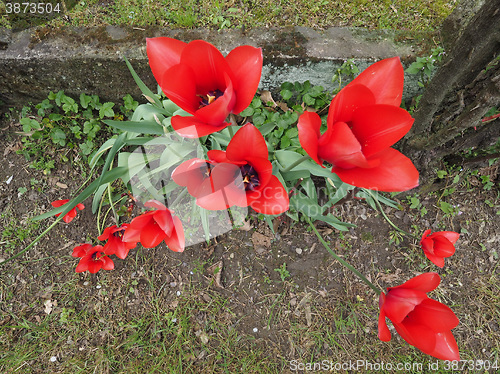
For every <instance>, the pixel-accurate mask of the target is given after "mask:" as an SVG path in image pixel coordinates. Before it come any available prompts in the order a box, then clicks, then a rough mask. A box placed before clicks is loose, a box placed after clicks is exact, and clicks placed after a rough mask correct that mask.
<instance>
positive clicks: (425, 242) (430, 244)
mask: <svg viewBox="0 0 500 374" xmlns="http://www.w3.org/2000/svg"><path fill="white" fill-rule="evenodd" d="M420 245H421V246H422V249H423V250H424V252H427V253H430V254H434V240H432V239H430V238H425V239H422V240H421V241H420Z"/></svg>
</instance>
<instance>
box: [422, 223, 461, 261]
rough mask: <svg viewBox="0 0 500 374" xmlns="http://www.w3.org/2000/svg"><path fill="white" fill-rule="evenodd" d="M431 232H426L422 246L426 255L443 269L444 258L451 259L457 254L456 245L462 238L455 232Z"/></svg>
mask: <svg viewBox="0 0 500 374" xmlns="http://www.w3.org/2000/svg"><path fill="white" fill-rule="evenodd" d="M429 234H431V230H426V231H425V232H424V234H423V235H422V239H421V240H420V245H421V246H422V249H423V250H424V253H425V255H426V256H427V258H428V259H429V260H431V262H432V263H434V264H435V265H437V266H439V267H440V268H442V267H443V266H444V258H445V257H450V256H451V255H453V254H454V253H455V245H454V244H455V243H456V242H457V240H458V237H459V236H460V234H459V233H457V232H453V231H438V232H435V233H434V234H431V235H429Z"/></svg>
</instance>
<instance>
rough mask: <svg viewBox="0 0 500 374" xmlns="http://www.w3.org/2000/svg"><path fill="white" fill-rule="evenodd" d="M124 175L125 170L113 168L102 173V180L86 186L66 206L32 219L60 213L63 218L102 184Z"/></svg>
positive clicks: (36, 219)
mask: <svg viewBox="0 0 500 374" xmlns="http://www.w3.org/2000/svg"><path fill="white" fill-rule="evenodd" d="M125 173H126V170H125V168H113V170H109V171H108V172H106V173H103V175H102V178H101V179H100V181H99V180H95V181H93V182H92V183H91V184H89V185H88V187H87V188H85V189H84V190H83V191H82V192H81V193H80V194H79V195H78V196H77V197H75V198H74V199H72V200H70V201H69V202H68V203H67V204H65V205H63V206H60V207H59V208H55V209H52V210H51V211H49V212H46V213H43V214H40V215H38V216H36V217H34V218H33V220H34V221H40V220H42V219H45V218H48V217H52V216H53V215H55V214H57V213H61V216H65V215H66V213H68V212H69V211H70V210H71V209H73V208H74V207H75V206H76V205H77V204H80V203H82V202H83V201H84V200H86V199H87V198H88V197H89V196H90V195H92V193H94V192H95V191H96V190H97V188H99V186H100V185H102V184H104V183H111V182H113V181H115V180H117V179H119V178H121V177H122V176H123V175H124V174H125Z"/></svg>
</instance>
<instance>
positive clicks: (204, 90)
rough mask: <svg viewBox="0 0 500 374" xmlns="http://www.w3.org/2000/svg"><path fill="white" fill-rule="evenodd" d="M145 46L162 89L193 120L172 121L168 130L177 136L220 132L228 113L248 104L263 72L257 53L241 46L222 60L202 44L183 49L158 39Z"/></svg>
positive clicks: (179, 44) (176, 42) (176, 118)
mask: <svg viewBox="0 0 500 374" xmlns="http://www.w3.org/2000/svg"><path fill="white" fill-rule="evenodd" d="M146 42H147V48H146V49H147V54H148V58H149V65H150V66H151V70H152V71H153V75H154V77H155V78H156V81H157V82H158V84H159V85H160V87H161V89H162V90H163V92H164V93H165V95H166V96H168V97H169V98H170V100H172V101H173V102H174V103H175V104H177V105H178V106H180V107H181V108H182V109H184V110H185V111H187V112H188V113H190V114H192V115H193V116H192V117H182V116H174V117H173V118H172V127H173V128H174V129H175V130H176V131H177V132H178V133H179V134H181V135H182V136H186V137H190V138H199V137H201V136H205V135H208V134H211V133H213V132H216V131H219V130H222V129H223V128H225V127H227V126H228V125H229V123H227V122H225V121H226V118H227V116H228V115H229V114H230V113H235V114H237V113H239V112H241V111H242V110H244V109H245V108H246V107H248V105H249V104H250V102H251V101H252V99H253V96H254V95H255V92H256V90H257V87H258V85H259V81H260V75H261V72H262V50H261V49H260V48H254V47H251V46H248V45H245V46H240V47H237V48H235V49H233V50H232V51H231V52H230V53H229V54H228V55H227V56H226V57H224V56H223V55H222V53H220V52H219V50H218V49H217V48H215V47H214V46H213V45H212V44H210V43H207V42H205V41H203V40H194V41H192V42H190V43H189V44H187V43H184V42H181V41H179V40H176V39H171V38H166V37H160V38H150V39H146Z"/></svg>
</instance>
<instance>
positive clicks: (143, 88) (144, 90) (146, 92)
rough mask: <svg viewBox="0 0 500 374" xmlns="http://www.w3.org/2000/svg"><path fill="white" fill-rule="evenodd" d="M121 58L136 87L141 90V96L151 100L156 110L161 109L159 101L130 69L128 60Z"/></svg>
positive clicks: (131, 68)
mask: <svg viewBox="0 0 500 374" xmlns="http://www.w3.org/2000/svg"><path fill="white" fill-rule="evenodd" d="M123 58H124V59H125V63H126V64H127V67H128V69H129V70H130V74H132V78H134V81H135V83H136V84H137V86H138V87H139V89H140V90H141V92H142V94H143V95H144V96H145V97H146V98H148V97H149V98H151V99H153V101H154V103H155V104H156V106H157V107H158V108H163V105H162V104H161V103H160V100H158V98H157V97H156V95H155V94H154V93H153V92H152V91H151V90H150V89H149V88H148V87H147V86H146V85H145V84H144V82H143V81H142V80H141V78H139V76H138V75H137V73H136V72H135V70H134V68H133V67H132V65H131V64H130V62H129V61H128V59H127V58H126V57H125V56H123Z"/></svg>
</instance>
